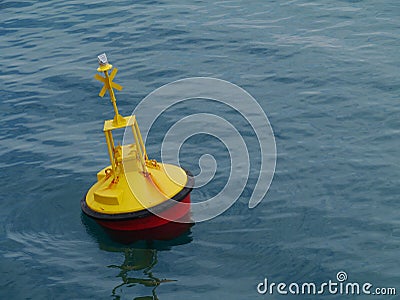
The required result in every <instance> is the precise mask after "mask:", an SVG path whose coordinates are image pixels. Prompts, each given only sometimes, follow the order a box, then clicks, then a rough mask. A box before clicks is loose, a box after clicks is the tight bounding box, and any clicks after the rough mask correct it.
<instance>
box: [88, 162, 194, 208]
mask: <svg viewBox="0 0 400 300" xmlns="http://www.w3.org/2000/svg"><path fill="white" fill-rule="evenodd" d="M157 165H158V166H157V167H154V168H148V171H149V175H148V176H144V174H143V173H142V172H138V170H137V168H136V167H135V166H136V164H132V166H133V167H132V166H130V164H129V161H128V162H127V163H126V164H125V163H124V172H121V174H120V175H119V180H118V182H116V183H113V182H112V181H113V176H107V175H106V170H107V169H109V168H110V167H106V168H104V169H103V170H101V171H100V172H99V173H98V174H97V177H98V182H97V183H95V184H94V185H93V186H92V187H91V188H90V189H89V191H88V193H87V195H86V199H85V200H86V204H87V206H88V207H89V208H90V209H92V210H94V211H96V212H99V213H104V214H121V213H129V212H136V211H140V210H144V209H147V208H151V207H154V206H156V205H159V204H161V203H163V202H165V201H167V200H169V199H171V198H173V197H174V196H175V195H176V194H178V193H179V192H180V191H181V190H182V189H183V188H184V187H185V185H186V184H187V182H188V176H187V174H186V172H185V171H184V170H183V169H182V168H180V167H178V166H175V165H170V164H162V163H157Z"/></svg>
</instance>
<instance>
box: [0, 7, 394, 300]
mask: <svg viewBox="0 0 400 300" xmlns="http://www.w3.org/2000/svg"><path fill="white" fill-rule="evenodd" d="M0 11H1V14H0V24H1V27H0V37H1V39H0V53H1V63H0V66H1V73H0V80H1V82H2V84H1V87H0V99H1V100H0V117H1V118H0V128H1V130H0V139H1V147H0V168H1V173H2V178H3V179H2V181H1V189H0V216H1V217H0V270H1V274H2V276H1V278H0V286H1V288H0V298H1V299H164V300H165V299H286V298H298V299H347V298H349V299H366V298H368V296H366V295H359V296H351V295H338V294H337V295H328V294H327V293H325V294H324V295H314V296H305V295H303V296H301V295H300V296H292V297H290V295H285V296H284V295H279V294H278V293H277V292H276V291H275V293H274V294H272V295H270V294H266V295H259V294H258V292H257V284H258V283H259V282H262V281H263V280H264V278H266V277H267V278H268V280H269V281H272V282H276V283H278V282H285V283H287V284H289V283H291V282H299V283H301V282H315V283H322V282H327V281H328V280H334V279H335V278H336V274H337V273H338V272H339V271H345V272H346V273H347V275H348V281H352V282H360V283H363V282H371V283H372V284H373V285H374V287H395V288H397V296H388V295H386V296H369V297H371V298H374V299H398V294H399V293H400V285H399V282H400V265H399V254H400V202H399V194H400V156H399V149H400V105H399V103H400V102H399V97H400V79H399V70H400V69H399V68H400V51H399V50H400V6H399V3H398V1H394V0H391V1H390V0H382V1H371V0H365V1H361V0H360V1H356V0H353V1H351V0H347V1H346V0H341V1H339V0H335V1H325V0H321V1H307V0H284V1H261V0H258V1H238V0H231V1H193V2H189V1H180V0H171V1H153V0H148V1H145V0H143V1H69V0H65V1H0ZM104 51H105V52H107V54H108V57H109V60H110V62H111V63H112V64H114V65H115V66H116V67H118V68H119V73H118V75H117V77H116V82H118V83H120V84H121V85H123V86H124V90H123V91H121V92H118V93H117V98H118V104H119V109H120V111H121V112H122V113H123V114H130V113H131V112H132V110H133V109H134V107H135V106H136V105H137V104H138V103H139V102H140V100H141V99H143V97H145V96H146V95H147V94H149V93H150V92H152V91H153V90H154V89H156V88H158V87H160V86H162V85H164V84H166V83H169V82H172V81H174V80H178V79H182V78H186V77H193V76H209V77H215V78H220V79H223V80H227V81H230V82H232V83H235V84H237V85H239V86H241V87H242V88H244V89H245V90H247V91H248V92H249V93H250V94H251V95H252V96H253V97H254V98H255V99H256V100H257V101H258V102H259V104H260V105H261V107H262V108H263V109H264V111H265V112H266V114H267V115H268V118H269V121H270V123H271V126H272V128H273V130H274V133H275V139H276V145H277V166H276V172H275V177H274V179H273V182H272V185H271V187H270V190H269V192H268V194H267V195H266V196H265V198H264V199H263V201H262V202H261V204H260V205H259V206H257V207H256V208H254V209H249V208H248V206H247V202H248V198H249V196H250V194H251V190H252V188H253V187H254V184H255V179H256V174H255V175H254V174H252V176H251V178H250V180H249V183H248V185H247V186H246V189H245V191H244V193H243V194H242V197H241V198H240V199H239V200H238V201H237V202H236V203H235V204H234V205H233V206H232V207H231V208H230V209H229V210H227V211H226V212H225V213H224V214H222V215H221V216H219V217H217V218H215V219H212V220H210V221H207V222H203V223H198V224H196V225H194V226H193V227H192V228H191V230H190V232H188V233H187V234H185V235H183V236H181V237H179V238H178V239H176V240H173V241H169V242H166V241H163V242H160V241H155V242H153V243H144V242H136V243H133V244H129V245H123V244H119V243H117V242H114V241H112V240H111V239H109V237H108V236H107V235H106V234H105V233H104V232H103V231H102V230H101V229H100V228H97V227H96V226H95V224H90V220H86V219H85V218H84V217H83V216H82V215H81V210H80V199H81V198H82V197H83V195H84V194H85V192H86V191H87V189H88V188H89V187H90V186H91V185H92V184H93V183H94V182H95V180H96V172H97V171H98V170H99V169H101V168H102V167H104V166H105V165H106V164H107V162H108V156H107V152H106V151H107V149H106V146H105V142H104V136H103V133H102V122H103V120H104V119H106V118H110V117H111V116H112V109H111V105H110V103H109V100H107V99H101V98H99V97H98V96H97V94H98V92H99V90H100V87H101V86H100V85H99V83H98V82H96V81H95V80H94V79H93V75H94V74H95V73H96V68H97V59H96V56H97V55H98V54H100V53H102V52H104ZM203 108H204V107H202V106H201V105H200V104H199V103H197V104H196V102H195V103H194V104H192V105H189V104H187V105H186V106H185V105H183V104H182V105H181V106H178V107H177V108H176V109H174V110H172V112H170V116H169V117H168V115H167V116H166V117H165V120H164V119H162V120H164V121H165V122H166V123H168V122H169V121H171V120H174V119H176V118H183V117H185V116H186V115H187V114H190V113H194V112H199V111H202V110H203ZM204 109H205V110H206V111H208V112H210V111H213V112H214V113H215V114H217V115H219V116H221V117H223V118H226V119H235V118H236V124H237V127H238V129H239V130H241V133H242V135H243V137H244V139H245V140H246V141H247V142H248V144H250V147H249V149H250V153H249V155H250V157H252V158H253V161H254V166H252V168H256V167H257V166H258V164H259V161H258V158H257V157H258V154H259V148H258V147H257V146H256V145H257V144H256V143H255V142H256V141H255V140H254V133H253V132H251V130H248V129H249V128H248V126H247V127H246V124H243V120H241V119H240V118H239V119H237V116H235V113H234V112H232V111H227V110H225V109H224V108H223V107H221V106H218V105H217V106H215V107H208V106H207V107H205V108H204ZM162 120H161V121H160V123H161V125H160V126H159V129H158V130H157V129H155V130H153V131H151V132H150V134H151V135H150V138H149V140H148V145H147V148H148V152H149V155H150V156H152V155H153V156H154V157H155V158H159V155H160V154H159V150H158V143H157V141H159V140H162V137H163V135H164V133H165V132H164V130H163V128H162V127H163V122H162ZM168 120H169V121H168ZM210 126H212V124H210ZM206 140H207V139H206ZM204 141H205V140H204V138H203V137H201V138H198V139H196V138H193V139H191V140H190V141H188V142H189V145H187V146H186V148H185V147H184V148H183V153H182V157H183V158H182V159H183V160H184V162H185V163H186V166H187V167H188V168H189V169H191V170H193V171H194V172H198V170H199V166H198V160H199V157H200V156H201V155H202V154H203V153H207V151H208V150H210V148H211V149H214V146H215V147H216V149H221V151H219V150H218V151H214V152H213V154H214V157H215V158H216V160H217V161H218V160H221V161H220V162H218V163H219V169H218V170H219V171H218V172H217V175H218V176H216V178H215V179H214V180H213V181H212V182H211V183H210V184H209V185H207V186H206V187H205V188H202V189H197V190H194V191H193V193H192V198H193V201H198V200H199V199H206V198H207V197H209V196H210V195H214V194H215V193H217V192H218V190H219V188H220V187H221V186H223V185H224V184H225V181H226V179H227V175H226V171H227V166H228V164H229V158H228V156H227V154H226V151H224V149H223V147H222V146H221V145H220V144H219V142H218V140H213V139H210V140H209V141H208V142H204ZM190 143H192V144H190ZM252 145H253V146H254V147H253V146H252ZM185 149H186V150H185ZM196 199H197V200H196ZM88 223H89V224H88ZM141 297H142V298H141ZM145 297H147V298H145Z"/></svg>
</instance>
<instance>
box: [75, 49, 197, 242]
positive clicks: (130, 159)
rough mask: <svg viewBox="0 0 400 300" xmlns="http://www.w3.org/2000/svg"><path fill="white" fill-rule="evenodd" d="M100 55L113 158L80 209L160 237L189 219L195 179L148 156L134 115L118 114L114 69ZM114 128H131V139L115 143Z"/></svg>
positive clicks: (115, 227) (113, 226)
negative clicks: (108, 100) (110, 111)
mask: <svg viewBox="0 0 400 300" xmlns="http://www.w3.org/2000/svg"><path fill="white" fill-rule="evenodd" d="M98 58H99V64H100V66H99V68H98V69H97V71H98V72H103V73H104V76H105V77H102V76H100V75H99V74H96V76H95V78H96V79H97V80H99V81H101V82H103V83H104V86H103V88H102V89H101V91H100V94H99V95H100V96H101V97H103V96H104V94H105V93H106V91H107V90H108V92H109V94H110V98H111V102H112V104H113V107H114V112H115V116H114V119H112V120H106V121H105V122H104V129H103V131H104V134H105V136H106V142H107V148H108V154H109V157H110V163H111V164H110V166H107V167H105V168H103V169H102V170H101V171H99V172H98V173H97V182H96V183H95V184H94V185H93V186H92V187H91V188H90V189H89V191H88V192H87V194H86V196H85V197H84V198H83V199H82V201H81V207H82V211H83V212H84V213H85V214H86V215H87V216H89V217H91V218H93V219H95V220H96V222H97V223H99V224H100V225H101V226H103V227H105V228H107V229H108V230H111V231H117V232H121V231H122V232H131V233H135V234H137V235H139V236H140V235H141V234H143V237H144V238H147V239H151V234H154V236H157V237H158V238H155V239H162V238H163V237H164V236H163V234H162V233H163V230H165V229H164V228H165V227H164V226H165V225H177V226H178V224H180V223H179V222H182V221H184V222H185V223H188V222H187V218H188V216H189V214H190V192H191V190H192V188H193V185H194V179H193V177H192V176H191V174H190V172H188V171H186V170H184V169H182V168H180V167H178V166H175V165H170V164H164V163H160V162H157V161H155V160H150V159H148V157H147V153H146V148H145V146H144V143H143V140H142V136H141V133H140V130H139V127H138V123H137V120H136V117H135V116H134V115H133V116H128V117H122V116H121V115H120V114H119V112H118V108H117V104H116V98H115V95H114V90H113V88H115V89H117V90H121V89H122V86H120V85H118V84H116V83H115V82H113V79H114V77H115V75H116V74H117V71H118V70H117V68H114V69H112V65H110V64H109V63H108V61H107V57H106V55H105V54H102V55H100V56H99V57H98ZM111 69H112V71H111V73H110V74H109V73H108V71H109V70H111ZM118 129H129V131H131V133H132V135H133V139H132V140H133V142H132V143H131V144H127V145H123V146H121V145H115V144H114V139H113V135H112V132H113V131H114V130H118ZM169 223H172V224H169ZM182 225H183V224H182ZM186 225H187V224H186ZM167 228H168V227H167ZM186 228H187V226H186ZM167 231H169V230H167ZM166 233H167V232H164V234H166ZM149 235H150V236H149ZM165 238H168V237H165Z"/></svg>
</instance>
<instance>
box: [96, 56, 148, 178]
mask: <svg viewBox="0 0 400 300" xmlns="http://www.w3.org/2000/svg"><path fill="white" fill-rule="evenodd" d="M97 58H98V61H99V67H98V68H97V71H98V72H103V73H104V77H102V76H100V75H99V74H96V75H95V76H94V78H95V79H97V80H99V81H100V82H102V83H103V84H104V85H103V87H102V89H101V90H100V93H99V96H100V97H103V96H104V95H105V93H106V91H107V90H108V93H109V94H110V100H111V103H112V105H113V108H114V113H115V115H114V119H113V120H106V121H105V122H104V129H103V131H104V134H105V136H106V142H107V148H108V154H109V156H110V163H111V169H112V173H113V176H114V182H115V183H117V182H118V176H119V174H120V172H121V164H122V147H121V146H115V144H114V139H113V136H112V130H114V129H119V128H124V127H126V126H131V128H132V133H133V137H134V140H135V144H136V149H137V151H138V154H139V155H138V156H139V161H140V164H141V167H142V172H143V174H144V175H145V176H147V175H148V171H147V167H146V165H147V160H148V158H147V154H146V148H145V146H144V143H143V140H142V135H141V133H140V130H139V127H138V125H137V121H136V118H135V116H131V117H123V116H121V115H120V114H119V112H118V107H117V99H116V98H115V94H114V90H113V88H115V89H117V90H118V91H121V90H122V86H121V85H119V84H118V83H115V82H113V80H114V77H115V75H116V74H117V72H118V69H117V68H114V69H112V65H111V64H109V63H108V60H107V56H106V54H105V53H103V54H101V55H99V56H98V57H97ZM111 69H112V71H111V73H110V74H109V73H108V71H109V70H111Z"/></svg>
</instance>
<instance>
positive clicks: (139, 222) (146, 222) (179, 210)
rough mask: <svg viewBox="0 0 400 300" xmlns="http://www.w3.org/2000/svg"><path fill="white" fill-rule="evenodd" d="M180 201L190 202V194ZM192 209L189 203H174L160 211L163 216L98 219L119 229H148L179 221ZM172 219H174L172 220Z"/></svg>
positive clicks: (106, 225)
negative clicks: (110, 219)
mask: <svg viewBox="0 0 400 300" xmlns="http://www.w3.org/2000/svg"><path fill="white" fill-rule="evenodd" d="M179 203H186V204H190V194H187V196H186V197H185V198H184V199H183V200H182V201H180V202H179ZM189 211H190V206H189V205H174V206H172V207H170V208H168V209H167V210H165V211H163V212H162V213H160V215H161V216H163V217H164V218H162V217H159V216H157V215H154V214H149V216H145V217H143V218H134V219H131V220H115V221H114V220H112V221H108V220H107V221H104V220H96V222H97V223H98V224H100V225H101V226H103V227H105V228H107V229H111V230H119V231H143V230H148V229H156V228H159V227H161V226H163V225H166V224H168V223H173V222H174V221H175V222H178V221H179V220H180V219H181V218H183V217H184V216H186V215H188V213H189ZM171 220H172V221H171Z"/></svg>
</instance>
